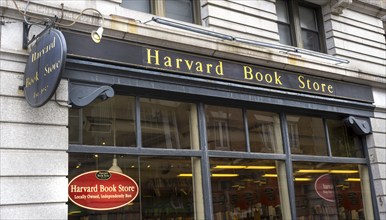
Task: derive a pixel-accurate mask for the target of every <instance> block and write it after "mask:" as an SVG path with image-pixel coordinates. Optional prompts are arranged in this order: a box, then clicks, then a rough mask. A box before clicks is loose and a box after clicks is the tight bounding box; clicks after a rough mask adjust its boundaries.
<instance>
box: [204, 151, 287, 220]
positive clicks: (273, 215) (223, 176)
mask: <svg viewBox="0 0 386 220" xmlns="http://www.w3.org/2000/svg"><path fill="white" fill-rule="evenodd" d="M275 164H276V163H275V161H268V160H244V159H224V158H221V159H217V158H212V159H210V170H211V185H212V202H213V215H214V219H215V220H222V219H282V216H283V215H282V210H281V198H280V193H279V187H278V173H280V172H278V171H277V167H276V165H275ZM284 181H285V178H284Z"/></svg>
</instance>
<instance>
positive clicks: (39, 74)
mask: <svg viewBox="0 0 386 220" xmlns="http://www.w3.org/2000/svg"><path fill="white" fill-rule="evenodd" d="M66 54H67V45H66V40H65V39H64V36H63V34H62V32H60V31H59V30H56V29H49V30H46V32H45V33H44V34H43V35H42V36H41V37H39V38H38V39H37V41H36V43H35V45H34V46H33V47H32V48H31V52H30V54H29V57H28V61H27V65H26V67H25V71H24V96H25V98H26V100H27V102H28V104H29V105H30V106H32V107H40V106H42V105H44V104H46V103H47V102H48V100H50V99H51V97H52V95H53V94H54V93H55V92H56V88H57V87H58V85H59V82H60V79H61V75H62V72H63V69H64V64H65V60H66Z"/></svg>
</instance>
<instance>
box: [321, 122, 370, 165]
mask: <svg viewBox="0 0 386 220" xmlns="http://www.w3.org/2000/svg"><path fill="white" fill-rule="evenodd" d="M327 126H328V135H329V138H330V145H331V151H332V156H337V157H361V158H363V157H364V154H363V147H362V142H361V138H360V137H359V136H358V135H356V134H355V133H354V132H353V131H352V129H351V128H348V127H347V126H345V125H344V123H343V121H340V120H327Z"/></svg>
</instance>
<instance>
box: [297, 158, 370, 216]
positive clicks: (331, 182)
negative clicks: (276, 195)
mask: <svg viewBox="0 0 386 220" xmlns="http://www.w3.org/2000/svg"><path fill="white" fill-rule="evenodd" d="M293 168H294V170H293V172H294V183H295V195H296V199H295V200H296V212H297V217H298V219H364V208H363V198H362V195H363V193H364V192H362V189H361V183H362V184H367V185H368V184H369V183H368V182H366V183H365V182H362V180H361V176H365V175H361V173H360V169H359V166H358V165H355V164H328V163H305V162H295V163H294V164H293Z"/></svg>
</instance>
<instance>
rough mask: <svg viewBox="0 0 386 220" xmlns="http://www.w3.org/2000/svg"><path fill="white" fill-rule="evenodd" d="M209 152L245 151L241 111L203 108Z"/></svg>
mask: <svg viewBox="0 0 386 220" xmlns="http://www.w3.org/2000/svg"><path fill="white" fill-rule="evenodd" d="M205 116H206V130H207V135H208V148H209V150H223V151H246V146H245V143H246V142H245V129H244V120H243V113H242V110H241V109H237V108H229V107H223V106H213V105H206V106H205Z"/></svg>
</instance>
